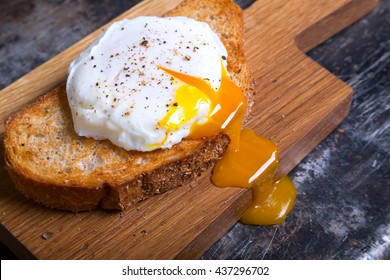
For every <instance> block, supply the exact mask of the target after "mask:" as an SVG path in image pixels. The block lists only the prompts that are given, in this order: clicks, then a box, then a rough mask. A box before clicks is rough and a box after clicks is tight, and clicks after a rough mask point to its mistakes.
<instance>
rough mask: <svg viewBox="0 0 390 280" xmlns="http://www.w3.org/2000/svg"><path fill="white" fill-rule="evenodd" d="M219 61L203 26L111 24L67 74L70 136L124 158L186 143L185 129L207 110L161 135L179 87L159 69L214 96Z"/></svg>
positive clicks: (145, 21)
mask: <svg viewBox="0 0 390 280" xmlns="http://www.w3.org/2000/svg"><path fill="white" fill-rule="evenodd" d="M221 57H223V58H226V57H227V51H226V49H225V47H224V46H223V44H222V42H221V41H220V39H219V38H218V36H217V35H216V34H215V33H214V32H213V31H212V30H211V28H210V27H209V26H208V25H207V24H206V23H203V22H199V21H196V20H193V19H189V18H185V17H171V18H158V17H137V18H134V19H125V20H122V21H118V22H115V23H113V24H112V25H111V26H110V27H109V28H108V29H107V30H106V31H105V32H104V33H103V34H102V35H101V36H100V37H99V38H98V39H97V40H95V41H94V42H93V43H91V44H90V45H89V46H88V48H87V49H86V50H84V51H83V52H82V53H81V54H80V56H79V57H78V58H77V59H76V60H74V61H73V62H72V63H71V65H70V67H69V76H68V80H67V95H68V101H69V104H70V108H71V111H72V117H73V122H74V127H75V131H76V132H77V133H78V134H79V135H80V136H86V137H92V138H94V139H96V140H102V139H109V140H110V141H111V142H112V143H114V144H115V145H118V146H120V147H122V148H124V149H126V150H138V151H150V150H154V149H158V148H171V147H172V145H174V144H176V143H178V142H180V141H181V140H182V139H183V138H184V137H186V136H188V135H189V133H190V127H191V125H193V124H194V123H198V122H204V121H207V116H208V114H209V113H210V107H209V104H208V103H202V104H201V106H200V107H199V110H198V113H197V114H196V116H195V117H193V118H192V119H191V120H187V122H185V123H183V124H182V125H181V127H180V128H179V129H177V130H174V131H168V130H167V128H164V127H161V126H160V125H159V121H161V120H162V119H163V118H164V116H165V115H166V114H167V111H168V110H169V106H170V105H171V104H172V103H173V102H175V93H176V90H177V88H178V87H179V86H181V85H183V82H181V81H179V80H178V79H175V78H173V77H171V76H170V75H169V74H168V73H166V72H165V71H163V70H162V69H160V68H159V66H163V67H165V68H167V69H171V70H174V71H177V72H181V73H185V74H188V75H191V76H194V77H200V78H202V79H205V80H208V81H209V83H210V85H211V86H212V87H213V88H215V89H218V88H219V86H220V79H221ZM223 61H224V63H225V65H224V66H225V67H226V62H225V60H223ZM156 143H157V145H156Z"/></svg>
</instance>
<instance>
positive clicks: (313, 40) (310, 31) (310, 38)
mask: <svg viewBox="0 0 390 280" xmlns="http://www.w3.org/2000/svg"><path fill="white" fill-rule="evenodd" d="M378 3H379V0H352V1H350V2H349V3H348V4H347V5H345V6H343V7H341V8H340V9H338V10H336V11H334V12H333V13H331V14H330V15H328V16H326V17H325V18H323V19H322V20H320V21H318V22H317V23H315V24H313V25H311V26H310V27H308V28H306V29H305V30H304V31H302V32H301V33H299V34H298V35H297V36H296V38H295V44H296V46H297V47H298V49H300V50H301V51H302V52H304V53H306V52H308V51H310V50H312V49H313V48H315V47H316V46H318V45H319V44H321V43H323V42H325V41H326V40H328V39H329V38H330V37H332V36H333V35H335V34H336V33H338V32H340V31H341V30H343V29H345V28H346V27H347V26H350V25H351V24H353V23H354V22H356V21H357V20H359V19H361V18H362V17H364V16H365V15H367V14H368V13H369V12H371V11H372V10H373V9H374V8H375V7H376V6H377V5H378ZM329 26H333V28H329Z"/></svg>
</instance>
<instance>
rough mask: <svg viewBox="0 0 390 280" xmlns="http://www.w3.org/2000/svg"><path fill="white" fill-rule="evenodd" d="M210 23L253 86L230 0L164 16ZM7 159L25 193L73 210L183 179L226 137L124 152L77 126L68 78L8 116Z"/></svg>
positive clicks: (200, 2) (192, 0) (140, 196)
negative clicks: (86, 134) (79, 131)
mask: <svg viewBox="0 0 390 280" xmlns="http://www.w3.org/2000/svg"><path fill="white" fill-rule="evenodd" d="M178 15H181V16H187V17H191V18H194V19H197V20H200V21H205V22H207V23H209V24H210V26H211V28H212V29H213V30H214V31H215V32H216V33H217V34H218V35H219V37H220V38H221V40H222V42H223V43H224V44H225V46H226V48H227V51H228V54H229V56H228V71H229V73H230V75H231V77H232V79H233V80H234V81H235V82H236V83H237V84H238V85H239V86H240V87H241V88H242V89H243V91H244V92H245V94H246V96H247V99H248V103H249V105H250V104H251V100H252V91H253V89H252V87H251V80H250V75H249V71H248V68H247V64H246V61H245V56H244V52H243V18H242V11H241V9H240V8H239V7H238V6H237V5H236V4H235V3H233V2H232V1H230V0H219V1H207V0H186V1H184V2H183V3H182V4H180V5H179V6H178V7H177V8H175V9H174V10H172V11H171V12H169V13H168V14H167V15H166V16H178ZM5 128H6V132H5V137H4V148H5V162H6V167H7V169H8V171H9V173H10V175H11V178H12V180H13V181H14V183H15V186H16V188H17V189H19V190H20V191H21V192H22V193H23V194H24V195H26V196H27V197H30V198H32V199H34V200H36V201H38V202H40V203H42V204H44V205H46V206H49V207H53V208H59V209H66V210H71V211H75V212H77V211H84V210H91V209H95V208H98V207H101V208H105V209H118V210H123V209H125V208H126V207H128V206H129V205H131V204H133V203H135V202H137V201H141V200H144V199H146V198H148V197H150V196H152V195H154V194H157V193H162V192H165V191H168V190H171V189H173V188H176V187H179V186H181V185H183V184H186V183H188V182H190V181H191V180H193V179H194V178H196V177H197V176H199V175H200V174H202V173H203V172H204V171H205V170H207V169H208V168H210V167H212V166H213V165H214V163H215V162H216V161H217V160H218V159H219V158H220V157H221V155H222V154H223V152H224V151H225V150H226V148H227V146H228V144H229V138H228V136H226V135H224V134H219V135H216V136H213V137H209V138H204V139H199V140H183V141H182V142H180V143H178V144H176V145H174V146H173V147H172V148H171V149H164V150H162V149H160V150H155V151H152V152H137V151H126V150H124V149H122V148H120V147H117V146H115V145H113V144H112V143H111V142H109V141H107V140H105V141H96V140H93V139H89V138H85V137H80V136H78V135H77V134H76V133H75V132H74V128H73V122H72V117H71V113H70V109H69V105H68V103H67V97H66V91H65V85H62V86H59V87H58V88H56V89H54V90H52V91H51V92H49V93H47V94H45V95H43V96H41V97H40V98H38V100H36V101H35V102H34V103H32V104H30V105H29V106H27V107H26V108H24V109H22V110H21V111H19V112H17V113H16V114H14V115H13V116H11V117H9V118H8V119H7V120H6V122H5Z"/></svg>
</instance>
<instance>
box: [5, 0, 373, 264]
mask: <svg viewBox="0 0 390 280" xmlns="http://www.w3.org/2000/svg"><path fill="white" fill-rule="evenodd" d="M179 2H180V1H167V0H165V1H152V0H150V1H144V2H142V3H141V4H140V5H137V6H136V7H135V8H133V9H131V10H129V11H128V12H126V13H124V14H122V15H121V16H120V17H118V18H117V19H120V18H124V17H133V16H135V15H162V14H163V13H165V12H166V11H168V10H170V9H172V8H173V7H175V6H176V5H177V3H179ZM376 2H377V1H375V0H364V1H363V0H349V1H347V0H330V1H325V0H320V1H303V0H292V1H283V0H264V1H257V2H256V3H255V4H253V5H252V6H251V7H250V8H248V9H247V10H245V12H244V16H245V24H246V27H245V37H246V45H245V50H246V54H247V58H248V61H249V64H250V69H251V72H252V74H253V77H254V79H255V81H256V89H257V92H258V94H257V96H256V104H255V106H254V109H253V114H252V116H251V118H250V121H249V123H248V127H250V128H252V129H254V130H255V131H256V132H258V133H260V134H262V135H264V136H266V137H269V138H271V139H272V140H274V141H275V142H276V143H277V145H278V147H279V150H280V156H281V164H280V168H279V170H278V175H279V176H281V175H283V174H286V173H287V172H288V171H289V170H291V169H292V168H293V167H294V166H295V165H296V164H297V163H298V162H299V161H300V160H301V159H302V158H303V157H305V156H306V154H307V153H308V152H309V151H310V150H311V149H313V148H314V147H315V146H316V145H317V144H318V143H319V142H320V141H321V140H322V139H323V138H324V137H325V136H326V135H327V134H328V133H329V132H330V131H332V130H333V129H334V127H335V126H336V125H337V124H338V123H339V122H340V121H341V120H342V119H343V118H344V117H345V116H346V114H347V113H348V110H349V106H350V101H351V94H352V90H351V89H350V88H349V87H348V86H347V85H345V84H344V83H343V82H341V81H339V80H338V79H337V78H335V77H334V76H333V75H332V74H330V73H329V72H328V71H326V70H325V69H323V68H322V67H321V66H319V65H317V64H316V63H315V62H314V61H312V60H311V59H309V58H308V57H306V55H305V54H304V53H303V52H302V51H308V50H309V49H311V48H312V47H314V46H316V45H317V44H319V43H320V42H322V41H323V40H325V39H326V38H328V37H329V36H331V35H332V34H334V33H336V32H337V31H339V30H340V29H341V28H344V27H345V26H347V25H348V24H350V23H352V22H353V21H355V20H357V19H358V18H360V17H361V16H363V15H364V14H365V13H367V12H368V11H369V10H371V9H372V8H373V7H374V6H375V5H376ZM117 19H115V20H117ZM101 31H102V29H99V30H97V31H96V32H94V33H92V34H91V35H89V36H87V37H86V38H85V39H83V40H81V41H80V42H78V43H76V44H75V45H73V46H72V47H70V48H69V49H67V50H65V51H64V52H62V53H61V54H59V55H57V56H56V57H54V58H53V59H51V60H49V61H48V62H46V63H44V64H43V65H41V66H40V67H38V68H37V69H35V70H33V71H31V72H30V73H29V74H27V75H25V76H24V77H22V78H20V79H19V80H18V81H16V82H15V83H13V84H12V85H10V86H8V87H7V88H5V89H4V90H2V91H1V95H0V118H1V119H4V118H5V117H6V116H7V115H9V114H10V113H12V112H14V111H17V110H18V109H20V108H21V107H23V106H24V105H25V104H27V103H28V102H31V100H32V99H34V98H35V97H36V96H38V95H41V94H43V93H45V92H46V91H48V90H50V89H52V88H53V87H55V86H57V85H58V84H60V83H61V82H63V81H65V79H66V75H67V66H68V64H69V63H70V61H72V60H73V59H74V58H75V57H76V55H77V54H78V53H79V52H80V51H81V50H82V49H83V48H85V46H86V45H87V44H88V43H89V42H91V41H92V40H93V39H94V38H96V36H97V35H98V34H100V32H101ZM3 131H4V128H3V126H1V127H0V133H3ZM0 151H1V152H0V156H1V158H3V155H2V153H3V148H2V147H0ZM0 166H1V170H0V182H1V186H2V187H1V188H0V210H1V212H0V222H1V224H2V226H3V227H1V230H0V236H1V239H2V240H3V241H4V242H7V245H9V246H10V247H11V249H14V250H15V253H17V254H19V255H20V256H22V257H24V258H28V257H33V256H34V257H36V258H39V259H172V258H180V259H182V258H196V257H199V256H200V255H201V254H202V253H203V252H204V251H205V250H207V249H208V248H209V246H210V245H212V244H213V243H214V242H215V241H216V240H217V239H218V238H220V237H221V236H222V235H223V234H224V233H225V232H226V231H227V230H228V229H229V228H230V227H231V225H232V224H234V223H235V222H236V221H237V219H238V218H239V216H240V214H241V213H242V211H243V209H245V207H246V206H247V205H248V204H249V203H250V200H251V192H250V191H248V190H244V189H238V188H227V189H220V188H216V187H214V186H212V185H211V184H210V182H209V174H205V176H203V177H201V178H199V180H198V181H197V182H195V183H193V184H191V185H188V186H184V187H181V188H179V189H177V190H174V191H171V192H168V193H165V194H162V195H158V196H155V197H153V198H151V199H148V200H147V201H145V202H143V203H140V204H139V205H137V206H135V207H131V208H130V209H128V210H126V211H124V212H122V213H119V212H108V211H100V210H97V211H91V212H86V213H79V214H72V213H68V212H63V211H58V210H51V209H46V208H44V207H42V206H40V205H38V204H36V203H34V202H32V201H30V200H27V199H25V198H24V197H22V196H21V195H20V194H19V193H18V192H17V191H15V190H14V188H13V185H12V182H11V181H10V179H9V177H8V175H7V173H6V171H5V170H4V162H1V165H0ZM45 233H46V234H45ZM47 233H50V234H47ZM43 237H46V238H43ZM47 237H49V238H47Z"/></svg>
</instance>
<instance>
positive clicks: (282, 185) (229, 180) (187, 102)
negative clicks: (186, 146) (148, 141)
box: [160, 64, 296, 225]
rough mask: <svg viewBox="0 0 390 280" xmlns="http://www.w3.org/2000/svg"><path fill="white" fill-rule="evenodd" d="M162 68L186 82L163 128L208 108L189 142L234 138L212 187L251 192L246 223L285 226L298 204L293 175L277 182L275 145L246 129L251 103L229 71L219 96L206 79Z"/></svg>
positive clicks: (179, 123)
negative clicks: (218, 136)
mask: <svg viewBox="0 0 390 280" xmlns="http://www.w3.org/2000/svg"><path fill="white" fill-rule="evenodd" d="M221 65H222V64H221ZM160 69H162V70H164V71H165V72H167V73H168V74H170V75H171V76H173V77H175V78H177V79H179V80H181V81H182V82H184V83H185V85H183V86H181V87H180V88H179V89H178V90H177V92H176V100H175V102H174V103H173V104H172V105H171V109H170V110H169V111H168V113H167V115H166V116H165V117H164V119H162V120H161V121H160V125H163V126H165V127H167V128H168V130H170V129H177V128H179V127H180V125H181V124H183V123H185V122H186V121H187V120H189V119H190V118H192V117H193V116H195V115H196V112H197V110H198V108H199V104H200V102H207V103H209V104H210V108H211V113H210V115H209V116H208V121H207V122H205V123H202V124H194V125H193V126H192V127H191V132H190V135H189V137H188V138H192V139H197V138H202V137H207V136H212V135H216V134H218V133H221V132H222V133H225V134H227V135H228V136H229V138H230V140H231V142H230V144H229V147H228V149H227V150H226V152H225V153H224V154H223V156H222V159H220V160H219V161H218V162H217V163H216V165H215V167H214V169H213V174H212V177H211V180H212V182H213V184H214V185H216V186H218V187H243V188H249V187H251V188H252V190H253V201H252V204H251V205H250V206H249V207H248V209H246V210H245V212H244V214H243V215H242V218H241V219H240V221H241V222H242V223H245V224H255V225H273V224H280V223H282V222H283V221H284V219H285V218H286V216H287V214H288V213H289V212H290V211H291V209H292V208H293V206H294V203H295V197H296V191H295V188H294V185H293V183H292V181H291V180H290V178H289V177H288V176H285V177H283V178H282V179H280V180H279V181H276V182H274V173H275V170H276V169H277V166H278V162H279V158H278V150H277V147H276V145H275V144H274V143H273V142H272V141H270V140H268V139H266V138H263V137H261V136H258V135H256V133H255V132H253V131H251V130H242V127H241V124H242V120H243V117H244V112H245V107H246V99H245V96H244V94H243V93H242V91H241V89H240V88H239V87H238V86H237V85H236V84H234V83H233V81H231V79H230V78H229V76H228V73H227V71H226V69H225V67H224V66H223V65H222V77H221V85H220V87H219V89H218V90H217V91H215V90H214V89H212V88H211V86H210V84H209V83H208V82H207V81H205V80H203V79H201V78H198V77H193V76H189V75H186V74H183V73H179V72H176V71H173V70H170V69H166V68H164V67H160Z"/></svg>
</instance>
